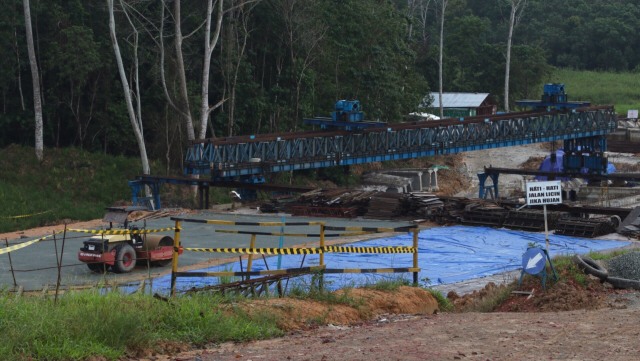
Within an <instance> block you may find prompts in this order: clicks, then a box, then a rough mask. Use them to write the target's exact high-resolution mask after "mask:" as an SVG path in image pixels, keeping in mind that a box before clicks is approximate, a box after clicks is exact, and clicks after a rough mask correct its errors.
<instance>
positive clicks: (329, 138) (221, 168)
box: [185, 106, 616, 178]
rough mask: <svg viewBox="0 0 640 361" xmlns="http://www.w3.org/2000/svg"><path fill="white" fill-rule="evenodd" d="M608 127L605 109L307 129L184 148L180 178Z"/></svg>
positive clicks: (363, 159)
mask: <svg viewBox="0 0 640 361" xmlns="http://www.w3.org/2000/svg"><path fill="white" fill-rule="evenodd" d="M615 128H616V114H615V112H614V109H613V107H610V106H605V107H590V108H579V109H574V110H571V111H555V110H554V111H542V112H541V111H534V112H520V113H509V114H504V115H497V116H491V117H470V118H464V119H443V120H439V121H423V122H412V123H400V124H391V125H388V126H387V127H384V128H369V129H363V130H359V131H352V132H348V131H344V130H337V131H310V132H297V133H286V134H262V135H249V136H238V137H229V138H216V139H206V140H198V141H196V142H194V144H192V145H191V146H190V148H189V150H188V153H187V156H186V162H185V164H186V165H185V174H210V175H211V176H212V178H218V177H221V178H229V177H237V176H247V175H254V174H264V173H270V172H283V171H290V170H300V169H313V168H322V167H331V166H336V165H352V164H362V163H369V162H378V161H388V160H401V159H411V158H418V157H426V156H433V155H437V154H454V153H459V152H465V151H472V150H480V149H489V148H498V147H508V146H517V145H525V144H531V143H539V142H549V141H555V140H566V139H578V138H587V137H595V136H604V135H606V134H608V133H610V132H612V131H614V130H615ZM603 150H604V149H603Z"/></svg>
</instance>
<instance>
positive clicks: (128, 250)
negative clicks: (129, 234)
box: [113, 243, 136, 273]
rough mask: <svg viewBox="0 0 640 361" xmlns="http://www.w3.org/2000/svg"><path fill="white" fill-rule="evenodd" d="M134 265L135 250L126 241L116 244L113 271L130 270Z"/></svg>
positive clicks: (125, 271)
mask: <svg viewBox="0 0 640 361" xmlns="http://www.w3.org/2000/svg"><path fill="white" fill-rule="evenodd" d="M135 266H136V251H135V250H134V249H133V247H131V245H130V244H128V243H123V244H119V245H118V246H116V259H115V261H114V263H113V271H114V272H115V273H127V272H131V270H133V268H134V267H135Z"/></svg>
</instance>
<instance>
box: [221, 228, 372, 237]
mask: <svg viewBox="0 0 640 361" xmlns="http://www.w3.org/2000/svg"><path fill="white" fill-rule="evenodd" d="M215 231H216V232H218V233H232V234H255V235H256V236H285V237H307V238H318V237H320V233H280V232H257V231H240V230H236V229H216V230H215ZM370 233H371V232H346V233H325V235H324V236H325V237H349V236H361V235H364V234H370Z"/></svg>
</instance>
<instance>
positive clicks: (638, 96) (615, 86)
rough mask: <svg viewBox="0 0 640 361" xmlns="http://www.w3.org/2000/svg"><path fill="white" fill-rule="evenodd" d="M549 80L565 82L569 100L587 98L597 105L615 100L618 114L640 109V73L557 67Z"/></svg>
mask: <svg viewBox="0 0 640 361" xmlns="http://www.w3.org/2000/svg"><path fill="white" fill-rule="evenodd" d="M549 82H553V83H564V84H565V90H566V91H567V93H569V100H588V101H591V103H592V104H594V105H609V104H612V105H614V106H615V108H616V112H617V113H618V114H626V113H627V110H629V109H640V87H639V84H640V73H612V72H596V71H583V70H581V71H578V70H568V69H556V70H555V71H554V72H553V73H552V75H551V77H550V79H549Z"/></svg>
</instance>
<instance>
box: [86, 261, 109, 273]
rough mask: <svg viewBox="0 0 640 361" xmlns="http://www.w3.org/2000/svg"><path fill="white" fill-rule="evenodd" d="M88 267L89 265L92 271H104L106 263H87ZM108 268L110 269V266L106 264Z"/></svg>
mask: <svg viewBox="0 0 640 361" xmlns="http://www.w3.org/2000/svg"><path fill="white" fill-rule="evenodd" d="M87 267H89V269H90V270H91V272H95V273H102V271H104V270H105V264H104V263H87ZM106 268H107V269H108V268H109V266H106Z"/></svg>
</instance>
